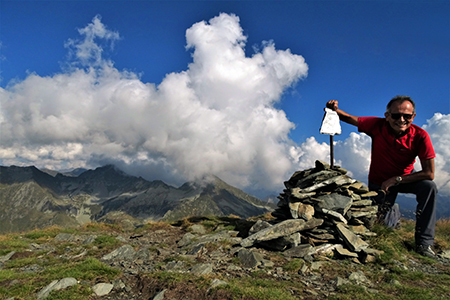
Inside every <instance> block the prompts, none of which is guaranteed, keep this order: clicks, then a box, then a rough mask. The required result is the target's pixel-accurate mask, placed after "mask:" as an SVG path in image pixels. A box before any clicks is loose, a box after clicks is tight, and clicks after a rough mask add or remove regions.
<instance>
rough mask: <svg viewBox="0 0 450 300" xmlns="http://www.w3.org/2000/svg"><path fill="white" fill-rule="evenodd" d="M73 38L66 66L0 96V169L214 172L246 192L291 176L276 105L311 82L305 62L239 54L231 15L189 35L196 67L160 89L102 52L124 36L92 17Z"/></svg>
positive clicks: (282, 53)
mask: <svg viewBox="0 0 450 300" xmlns="http://www.w3.org/2000/svg"><path fill="white" fill-rule="evenodd" d="M79 33H80V35H81V36H82V39H80V40H78V39H71V40H69V41H68V42H67V43H66V47H67V48H68V49H69V51H70V54H71V59H73V61H71V64H70V68H67V69H66V70H65V71H63V72H61V73H60V74H56V75H53V76H48V77H42V76H39V75H37V74H30V75H29V76H28V77H27V78H26V79H25V80H23V81H21V82H13V83H10V85H9V86H8V87H7V88H5V89H0V105H1V107H0V122H1V128H2V132H1V139H2V145H1V148H0V160H1V162H2V164H6V165H9V164H17V165H24V164H26V165H30V164H34V165H36V166H40V167H47V168H53V169H62V168H70V167H96V166H98V165H100V164H104V163H116V164H117V165H118V166H119V167H121V168H122V169H124V170H125V171H128V172H131V173H134V174H137V175H141V176H145V177H147V178H150V179H162V180H167V181H170V180H173V181H179V182H180V181H182V180H191V179H194V178H196V177H202V176H204V175H206V174H215V175H217V176H219V177H221V178H222V179H224V180H225V181H227V182H229V183H230V184H233V185H236V186H238V187H241V188H245V187H248V186H250V185H251V186H252V187H253V188H254V189H257V188H258V187H260V188H265V189H271V188H278V187H279V186H280V185H281V184H282V182H283V181H284V180H286V177H287V176H289V175H290V173H291V172H292V170H293V169H295V168H296V167H295V162H296V158H295V157H293V156H292V149H295V148H296V147H297V146H296V145H295V143H294V142H292V141H291V140H290V139H289V138H288V133H289V131H290V130H291V129H293V128H294V124H293V123H292V122H290V121H289V120H288V119H287V117H286V115H285V113H284V112H283V111H281V110H279V109H276V108H275V107H274V104H275V103H276V102H277V101H279V100H280V98H281V96H282V93H283V92H284V91H285V90H286V89H287V88H288V87H290V86H292V85H293V84H295V83H296V81H298V80H299V79H301V78H303V77H305V76H306V75H307V71H308V66H307V64H306V63H305V61H304V59H303V57H301V56H299V55H295V54H292V53H291V52H290V51H289V50H277V49H276V48H275V45H274V43H272V42H266V43H263V47H262V50H261V51H260V52H257V53H255V54H254V55H253V56H252V57H246V55H245V51H244V48H243V47H244V46H245V42H246V37H245V36H244V35H243V30H242V28H241V27H240V24H239V18H238V17H237V16H235V15H228V14H220V15H219V16H217V17H215V18H213V19H211V20H210V21H209V22H199V23H197V24H194V25H193V26H192V27H191V28H189V29H188V30H187V31H186V41H187V48H188V49H192V51H193V53H192V57H193V61H192V63H190V64H189V65H188V66H187V69H186V70H185V71H183V72H180V73H171V74H168V75H166V77H165V78H164V79H163V81H162V82H161V84H160V85H158V86H156V85H155V84H152V83H144V82H142V81H141V80H140V79H139V77H138V76H137V75H136V74H134V73H131V72H125V71H119V70H117V69H116V68H114V65H113V63H112V62H111V61H109V60H107V59H105V58H104V56H103V54H104V46H105V45H106V46H108V47H109V46H111V47H112V46H113V44H114V42H115V41H117V40H119V39H120V36H119V34H118V33H117V32H113V31H111V30H109V29H108V28H107V27H106V26H105V25H104V24H102V23H101V18H100V16H96V17H95V18H94V19H93V20H92V23H90V24H89V25H87V26H86V27H85V28H83V29H80V30H79Z"/></svg>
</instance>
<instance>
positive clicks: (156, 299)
mask: <svg viewBox="0 0 450 300" xmlns="http://www.w3.org/2000/svg"><path fill="white" fill-rule="evenodd" d="M166 291H167V289H165V290H162V291H161V292H159V293H158V294H156V295H155V297H153V299H152V300H164V293H165V292H166Z"/></svg>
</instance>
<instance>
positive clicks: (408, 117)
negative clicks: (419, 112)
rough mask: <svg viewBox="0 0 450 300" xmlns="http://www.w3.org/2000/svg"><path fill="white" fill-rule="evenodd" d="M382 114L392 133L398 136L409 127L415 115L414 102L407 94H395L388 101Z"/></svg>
mask: <svg viewBox="0 0 450 300" xmlns="http://www.w3.org/2000/svg"><path fill="white" fill-rule="evenodd" d="M384 116H385V117H386V121H387V122H388V123H389V125H390V126H391V128H392V130H394V133H395V134H396V135H397V136H400V135H402V134H404V133H405V132H406V130H408V129H409V127H411V123H412V121H413V120H414V117H415V116H416V104H415V103H414V101H413V100H412V99H411V98H410V97H408V96H396V97H394V98H392V100H391V101H389V103H388V105H387V107H386V113H385V114H384Z"/></svg>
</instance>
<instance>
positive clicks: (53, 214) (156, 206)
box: [0, 165, 273, 233]
mask: <svg viewBox="0 0 450 300" xmlns="http://www.w3.org/2000/svg"><path fill="white" fill-rule="evenodd" d="M47 172H48V171H47ZM47 172H42V171H40V170H38V169H37V168H35V167H16V166H11V167H3V166H1V167H0V233H6V232H19V231H23V230H29V229H32V228H43V227H45V226H49V225H59V226H63V227H65V226H73V225H77V224H84V223H86V222H91V221H96V220H99V219H101V220H102V221H106V222H107V221H108V218H109V216H113V218H115V216H116V215H117V212H120V213H121V214H122V217H123V218H124V219H126V220H127V222H129V223H131V224H134V225H136V224H139V223H142V222H145V221H148V220H160V219H164V220H174V219H179V218H182V217H186V216H193V215H218V216H220V215H229V214H234V215H237V216H240V217H244V218H246V217H250V216H255V215H260V214H263V213H265V212H267V211H270V210H271V209H273V205H272V207H271V206H269V205H267V204H265V203H263V202H261V201H260V200H259V199H257V198H255V197H252V196H250V195H248V194H246V193H244V192H243V191H241V190H238V189H236V188H234V187H232V186H230V185H228V184H226V183H225V182H223V181H222V180H220V179H219V178H217V177H215V176H210V177H209V178H208V179H207V180H204V181H203V182H202V183H197V182H188V183H185V184H184V185H182V186H181V187H179V188H175V187H172V186H170V185H167V184H165V183H164V182H162V181H152V182H150V181H147V180H145V179H143V178H140V177H135V176H130V175H128V174H126V173H124V172H122V171H121V170H119V169H117V168H115V167H114V166H111V165H109V166H105V167H101V168H97V169H95V170H88V171H85V172H83V173H81V174H80V175H78V176H74V175H73V174H71V175H70V176H65V175H63V174H60V173H58V174H52V175H54V176H52V175H50V174H48V173H47Z"/></svg>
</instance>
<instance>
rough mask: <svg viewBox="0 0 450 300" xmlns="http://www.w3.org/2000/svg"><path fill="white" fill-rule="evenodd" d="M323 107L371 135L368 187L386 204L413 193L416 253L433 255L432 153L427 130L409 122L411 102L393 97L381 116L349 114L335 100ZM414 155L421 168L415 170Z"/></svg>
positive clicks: (411, 114)
mask: <svg viewBox="0 0 450 300" xmlns="http://www.w3.org/2000/svg"><path fill="white" fill-rule="evenodd" d="M326 106H327V107H328V108H329V109H332V110H334V111H336V113H337V114H338V115H339V118H340V120H342V121H344V122H346V123H348V124H351V125H354V126H357V127H358V131H360V132H364V133H366V134H367V135H369V136H370V137H371V138H372V155H371V163H370V169H369V189H370V190H375V191H379V190H382V191H384V193H385V194H386V197H385V200H384V201H385V203H387V204H388V205H390V206H392V205H394V202H395V199H396V197H397V194H398V193H412V194H415V195H416V199H417V210H416V229H415V242H416V252H418V253H419V254H421V255H424V256H427V257H435V253H434V252H433V250H432V249H431V246H432V245H433V243H434V232H435V225H436V200H435V198H436V193H437V188H436V184H435V183H434V181H433V179H434V169H435V168H434V157H435V156H436V155H435V153H434V149H433V145H432V144H431V140H430V137H429V135H428V133H427V132H426V131H425V130H423V129H422V128H420V127H418V126H416V125H414V124H412V122H413V120H414V117H415V116H416V112H415V103H414V101H413V100H412V99H411V98H410V97H408V96H396V97H394V98H393V99H392V100H391V101H390V102H389V103H388V105H387V107H386V113H385V114H384V116H385V118H376V117H356V116H352V115H350V114H348V113H346V112H344V111H342V110H340V109H339V108H338V101H336V100H331V101H328V102H327V104H326ZM417 156H418V157H419V159H420V163H421V165H422V170H421V171H418V172H415V171H414V162H415V159H416V157H417ZM379 204H381V203H379Z"/></svg>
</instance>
